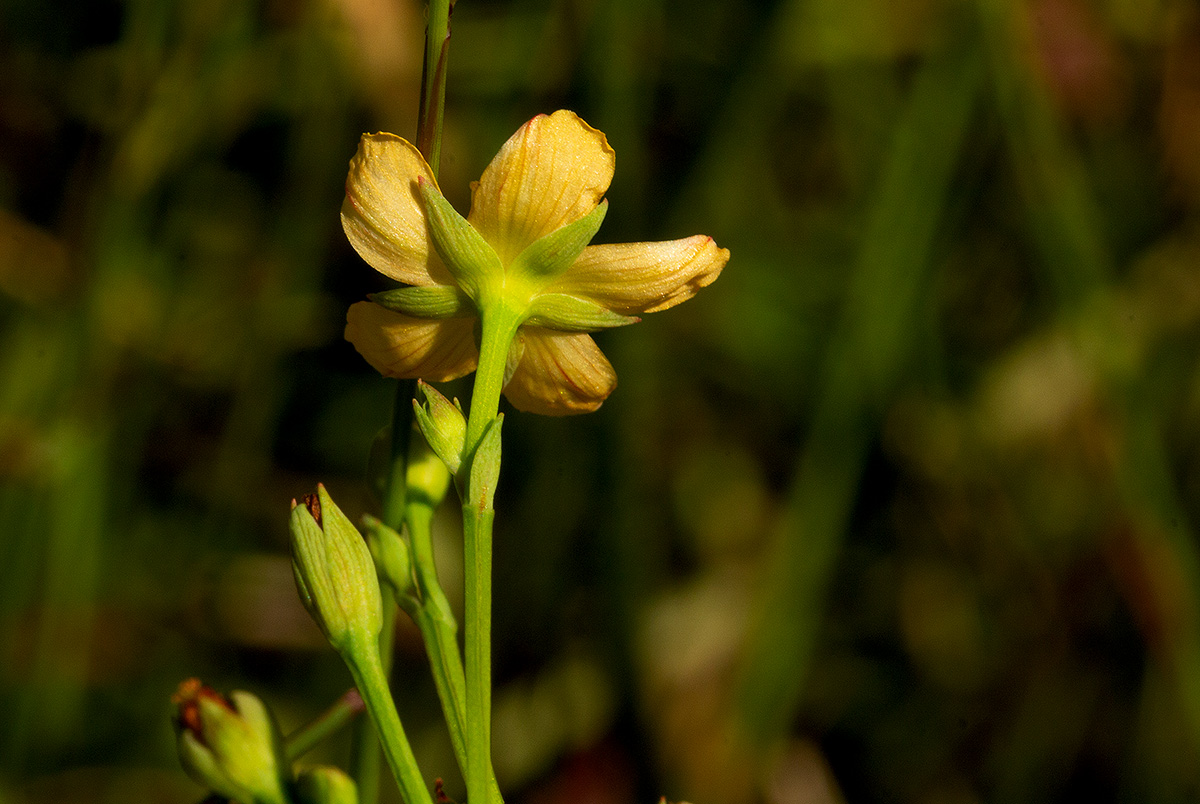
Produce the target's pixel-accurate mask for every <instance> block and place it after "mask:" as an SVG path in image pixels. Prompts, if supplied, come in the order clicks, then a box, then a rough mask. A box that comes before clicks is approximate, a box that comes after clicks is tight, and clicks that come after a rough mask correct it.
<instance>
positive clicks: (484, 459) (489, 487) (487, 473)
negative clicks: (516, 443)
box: [463, 413, 504, 511]
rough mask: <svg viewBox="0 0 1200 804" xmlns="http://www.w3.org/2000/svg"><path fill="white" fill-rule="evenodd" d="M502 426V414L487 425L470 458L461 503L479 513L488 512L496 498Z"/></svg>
mask: <svg viewBox="0 0 1200 804" xmlns="http://www.w3.org/2000/svg"><path fill="white" fill-rule="evenodd" d="M503 424H504V414H503V413H501V414H499V415H498V416H496V418H494V419H492V420H491V421H490V422H489V423H488V426H487V428H486V429H485V430H484V431H483V436H482V437H481V438H480V439H479V446H478V447H476V448H475V455H474V456H472V458H471V473H470V476H469V477H468V479H467V496H466V499H465V500H464V501H463V503H464V505H472V506H475V507H476V508H477V509H478V510H480V511H486V510H489V509H490V508H491V507H492V501H493V499H495V496H496V483H497V482H499V480H500V427H501V425H503Z"/></svg>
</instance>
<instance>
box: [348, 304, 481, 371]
mask: <svg viewBox="0 0 1200 804" xmlns="http://www.w3.org/2000/svg"><path fill="white" fill-rule="evenodd" d="M474 322H475V320H474V319H472V318H447V319H443V320H439V321H431V320H427V319H423V318H410V317H408V316H406V315H403V314H401V313H394V312H392V311H391V310H385V309H384V308H382V307H380V306H379V305H378V304H373V303H371V302H357V303H355V304H352V305H350V311H349V312H348V313H347V314H346V340H348V341H350V343H352V344H354V348H355V349H357V350H358V353H359V354H360V355H362V356H363V357H364V358H366V360H367V362H368V363H370V364H371V365H372V366H374V367H375V370H376V371H378V372H379V373H380V374H383V375H384V376H385V377H421V378H423V379H426V380H431V381H434V382H444V381H446V380H453V379H456V378H458V377H461V376H463V375H464V374H468V373H470V372H472V371H474V370H475V363H476V361H477V360H478V359H479V353H478V351H476V348H475V334H474Z"/></svg>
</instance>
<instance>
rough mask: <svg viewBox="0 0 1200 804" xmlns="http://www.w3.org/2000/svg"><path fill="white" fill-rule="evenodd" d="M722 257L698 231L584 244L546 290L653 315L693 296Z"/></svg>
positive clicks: (626, 312)
mask: <svg viewBox="0 0 1200 804" xmlns="http://www.w3.org/2000/svg"><path fill="white" fill-rule="evenodd" d="M728 261H729V249H726V248H718V247H717V244H716V243H714V242H713V239H712V238H711V237H706V236H704V235H696V236H695V237H687V238H684V239H683V240H670V241H667V242H664V243H620V244H617V245H611V246H588V247H587V248H585V249H584V250H583V253H582V254H580V255H579V259H577V260H576V261H575V263H574V264H573V265H572V266H571V267H570V268H568V269H567V270H566V272H565V273H564V274H563V275H562V276H560V277H559V278H557V279H555V280H554V282H552V283H551V284H550V285H549V287H547V288H546V292H547V293H565V294H568V295H570V296H578V297H580V298H584V299H587V300H588V301H593V302H595V303H597V304H599V305H600V306H602V307H607V308H608V309H609V310H612V311H613V312H615V313H620V314H621V315H633V314H636V313H653V312H657V311H659V310H665V309H667V308H668V307H674V306H675V305H676V304H679V303H680V302H684V301H687V300H688V299H690V298H692V296H695V295H696V291H698V290H699V289H700V288H702V287H706V286H708V285H710V284H712V282H713V281H714V280H715V279H716V278H717V277H718V276H720V274H721V269H722V268H724V267H725V263H727V262H728Z"/></svg>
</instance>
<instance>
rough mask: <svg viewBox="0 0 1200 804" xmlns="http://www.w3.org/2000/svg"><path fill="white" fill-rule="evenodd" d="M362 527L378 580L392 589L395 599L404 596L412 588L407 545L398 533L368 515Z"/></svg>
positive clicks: (410, 558)
mask: <svg viewBox="0 0 1200 804" xmlns="http://www.w3.org/2000/svg"><path fill="white" fill-rule="evenodd" d="M363 526H364V528H365V529H366V531H367V547H369V548H370V550H371V557H372V558H373V559H375V570H376V572H377V573H378V574H379V580H381V581H383V582H384V583H386V584H387V585H388V586H390V587H392V591H394V592H395V593H396V596H397V597H399V596H401V595H404V594H405V593H407V592H408V591H409V590H410V589H412V587H413V577H412V555H411V553H410V551H409V547H408V543H407V542H406V541H404V537H402V536H401V535H400V534H399V533H397V532H396V531H394V530H392V529H391V528H389V527H388V526H387V525H385V524H383V522H381V521H379V520H378V519H376V518H375V517H373V516H370V515H369V514H368V515H367V516H364V517H363Z"/></svg>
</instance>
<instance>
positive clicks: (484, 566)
mask: <svg viewBox="0 0 1200 804" xmlns="http://www.w3.org/2000/svg"><path fill="white" fill-rule="evenodd" d="M497 301H498V300H497ZM481 306H482V307H483V308H484V309H483V312H482V314H481V317H482V319H483V333H482V335H481V338H480V343H479V365H478V367H477V368H476V370H475V389H474V391H473V392H472V395H471V413H470V416H469V417H468V419H467V435H466V439H465V452H466V455H467V456H468V457H469V460H464V461H463V462H462V468H461V469H460V477H459V484H458V486H459V489H462V490H465V491H466V494H465V495H464V499H463V548H464V553H465V555H464V558H465V567H464V572H463V582H464V587H465V590H464V591H465V595H464V597H465V601H464V615H465V620H466V623H465V625H466V627H465V630H464V641H465V643H466V682H467V728H466V743H467V767H466V771H465V775H466V782H467V800H468V802H470V804H480V802H486V801H487V800H488V783H489V780H490V776H491V774H490V772H489V768H490V767H491V745H492V522H493V520H494V519H495V511H494V510H493V509H492V507H491V504H490V502H481V501H478V500H475V499H473V497H472V494H471V493H470V491H471V490H470V475H471V466H472V464H473V462H474V461H475V458H476V454H475V453H476V448H477V447H478V446H479V441H480V439H481V438H482V436H483V431H484V429H485V428H486V427H487V425H488V424H489V423H490V422H492V421H493V420H494V419H495V418H496V413H497V411H498V410H499V407H500V392H501V390H503V388H504V373H505V367H506V365H507V363H508V350H509V348H510V347H511V346H512V341H513V338H514V337H515V336H516V332H517V327H518V326H519V325H520V317H519V316H518V315H516V314H514V313H513V312H512V311H510V310H508V309H507V308H506V307H505V306H504V304H503V303H502V302H500V303H495V304H484V305H481Z"/></svg>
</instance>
